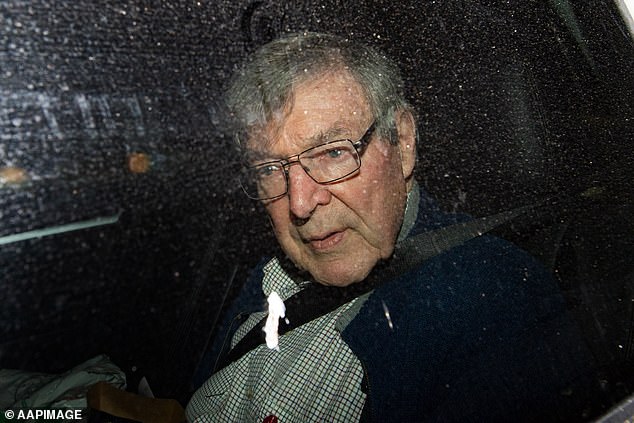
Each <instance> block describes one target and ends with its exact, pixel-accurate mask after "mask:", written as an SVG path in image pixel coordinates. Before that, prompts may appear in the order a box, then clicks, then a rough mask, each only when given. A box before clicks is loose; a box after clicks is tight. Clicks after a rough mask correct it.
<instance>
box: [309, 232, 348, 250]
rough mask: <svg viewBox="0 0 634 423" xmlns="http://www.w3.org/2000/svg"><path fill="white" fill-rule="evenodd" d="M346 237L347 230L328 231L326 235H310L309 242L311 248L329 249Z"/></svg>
mask: <svg viewBox="0 0 634 423" xmlns="http://www.w3.org/2000/svg"><path fill="white" fill-rule="evenodd" d="M344 237H345V230H344V231H335V232H328V233H327V234H324V235H318V236H314V237H310V238H309V239H308V244H310V246H311V248H312V249H313V250H315V251H327V250H329V249H331V248H334V247H336V246H337V245H338V244H339V243H341V241H342V240H343V239H344Z"/></svg>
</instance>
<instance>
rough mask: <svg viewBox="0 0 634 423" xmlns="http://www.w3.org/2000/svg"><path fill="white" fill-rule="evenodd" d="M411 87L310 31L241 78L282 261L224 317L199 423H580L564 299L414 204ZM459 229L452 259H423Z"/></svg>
mask: <svg viewBox="0 0 634 423" xmlns="http://www.w3.org/2000/svg"><path fill="white" fill-rule="evenodd" d="M402 85H403V84H402V81H401V78H400V76H399V72H398V69H397V68H396V67H395V65H394V64H392V63H391V62H390V61H389V60H388V59H386V57H385V56H383V55H381V54H380V53H378V52H377V51H375V50H374V49H371V48H368V47H365V46H362V45H359V44H357V43H353V42H350V41H348V40H345V39H341V38H338V37H335V36H331V35H325V34H314V33H306V34H299V35H292V36H288V37H285V38H281V39H278V40H276V41H273V42H271V43H269V44H267V45H265V46H263V47H262V48H261V49H260V50H258V51H257V52H256V53H255V54H254V55H253V57H252V58H251V60H250V61H249V62H248V63H247V64H246V66H245V68H244V70H243V71H242V72H241V73H240V74H239V75H237V77H236V78H235V80H234V82H233V85H232V88H231V89H230V92H229V97H228V99H229V101H228V102H229V107H230V109H231V110H232V113H233V117H234V118H235V120H236V122H237V123H238V125H239V129H238V130H237V139H238V142H239V144H240V147H241V150H242V152H243V154H244V159H245V163H246V164H245V169H244V173H243V175H242V185H243V188H244V190H245V192H246V193H247V195H249V196H250V197H251V198H253V199H254V200H259V201H261V202H262V204H263V206H264V208H265V209H266V211H267V213H268V216H269V217H270V221H271V225H272V227H273V231H274V233H275V236H276V238H277V240H278V241H279V244H280V246H281V247H282V250H283V251H284V253H285V257H277V258H273V259H270V260H269V261H268V262H266V263H265V264H263V265H262V266H260V267H259V268H258V269H256V270H255V271H254V272H253V277H252V278H251V280H250V281H248V282H247V284H246V285H245V287H244V289H243V292H242V294H241V295H240V296H239V297H238V299H237V300H236V303H235V304H234V305H233V307H232V309H231V310H230V311H229V313H228V316H227V319H225V322H226V323H225V325H224V328H225V330H224V332H225V333H226V334H227V335H226V336H224V338H226V339H227V341H226V342H225V346H224V352H223V354H222V357H221V358H220V360H219V361H218V364H217V365H216V372H215V373H214V374H213V375H212V376H211V377H210V378H209V379H208V380H207V382H206V383H204V385H203V386H202V387H201V388H200V389H199V390H198V391H197V392H196V393H195V394H194V396H193V397H192V400H191V402H190V404H189V406H188V409H187V414H188V418H189V419H190V420H191V421H196V422H207V421H209V422H220V421H227V422H237V421H248V422H263V421H264V422H274V421H279V422H316V421H320V422H321V421H328V422H332V421H337V422H354V421H360V420H364V421H395V422H396V421H399V422H400V421H453V420H461V421H463V420H467V421H476V420H478V421H507V420H509V419H513V420H534V419H538V418H548V419H552V418H553V417H561V416H563V417H568V416H571V415H576V416H581V414H582V410H581V409H576V408H574V407H575V406H576V404H575V400H576V399H578V398H580V396H581V394H582V393H584V392H583V391H581V392H580V391H579V386H583V385H584V383H586V382H588V381H589V380H590V379H589V378H588V379H587V378H586V374H587V372H586V370H587V369H589V367H590V364H589V363H590V360H589V358H588V357H587V355H586V352H585V349H584V347H583V345H581V344H580V343H577V342H576V339H577V338H576V335H575V328H574V325H572V324H571V322H570V321H569V320H568V318H567V317H566V314H565V308H564V303H563V300H562V298H561V297H560V295H559V293H558V290H557V287H556V284H555V283H554V281H553V280H552V279H551V278H550V276H549V274H548V273H547V272H546V271H545V269H543V268H542V267H541V266H540V265H539V264H538V263H537V262H536V261H535V260H534V259H533V258H532V257H531V256H529V255H528V254H526V253H525V252H523V251H522V250H520V249H518V248H517V247H515V246H513V245H511V244H510V243H508V242H505V241H503V240H501V239H498V238H495V237H492V236H489V235H482V236H478V234H481V233H482V232H485V231H486V230H487V229H486V228H485V229H481V228H479V227H478V226H477V225H478V223H476V224H475V226H471V229H472V231H471V232H474V234H467V233H468V232H469V231H468V230H466V229H465V228H467V227H468V226H469V224H470V223H469V222H467V223H460V222H465V221H468V219H467V218H465V217H464V216H462V217H460V216H455V215H450V214H445V213H442V212H441V211H440V210H439V209H438V207H437V206H435V204H434V202H433V201H432V200H431V199H430V198H429V197H428V195H427V194H426V193H425V192H424V191H423V190H421V189H419V187H418V186H417V184H416V181H415V179H414V177H413V171H414V167H415V163H416V149H415V144H416V139H417V135H416V123H415V119H414V115H413V113H412V110H411V108H410V106H409V105H408V104H407V102H406V101H405V99H404V97H403V93H402ZM461 224H462V225H463V226H460V225H461ZM447 227H449V228H456V227H457V228H458V229H457V230H454V231H453V232H451V231H448V232H447V237H448V238H450V239H448V240H444V241H443V242H444V243H445V246H444V247H441V248H436V249H435V250H434V252H433V253H431V254H429V253H425V254H426V255H425V257H417V255H419V253H420V254H422V251H423V250H424V249H425V248H422V247H423V246H425V245H427V244H429V243H430V242H431V241H430V240H431V238H430V237H429V234H436V241H434V242H433V244H434V245H437V244H438V242H437V239H438V236H437V234H438V232H437V231H438V230H441V231H442V229H439V228H445V229H446V228H447ZM462 232H464V233H462ZM456 234H457V235H456ZM441 238H442V236H441ZM443 242H441V243H443ZM395 248H396V249H397V250H396V253H395ZM278 296H279V297H280V298H279V299H281V300H283V301H284V302H285V303H286V306H287V309H286V314H285V316H284V309H283V307H282V304H279V302H280V301H279V299H278V300H277V303H278V304H277V305H278V306H279V307H280V308H281V309H279V310H276V309H275V307H274V305H275V304H276V300H275V299H277V298H278ZM266 297H268V298H269V309H268V313H267V311H263V310H262V308H263V306H262V305H263V304H264V303H265V301H264V299H265V298H266ZM249 309H251V311H253V312H252V313H250V314H249V315H248V317H247V318H243V316H244V314H240V315H238V318H237V319H233V318H234V316H235V315H236V314H237V313H238V312H244V311H245V310H247V311H248V310H249ZM267 314H268V318H267ZM231 319H233V321H232V320H231ZM265 321H266V323H265ZM278 324H279V329H278V327H277V325H278ZM263 326H264V329H265V330H266V339H265V333H264V332H263ZM236 328H237V329H236ZM278 330H279V331H280V332H281V333H282V334H281V336H280V337H279V343H278V340H277V338H276V336H277V331H278ZM265 341H266V343H265ZM571 413H572V414H571Z"/></svg>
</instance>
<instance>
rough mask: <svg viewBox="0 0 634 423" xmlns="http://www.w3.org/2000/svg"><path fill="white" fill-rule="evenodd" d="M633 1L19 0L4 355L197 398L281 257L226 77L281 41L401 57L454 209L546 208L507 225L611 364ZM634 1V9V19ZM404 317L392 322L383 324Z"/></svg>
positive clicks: (13, 42)
mask: <svg viewBox="0 0 634 423" xmlns="http://www.w3.org/2000/svg"><path fill="white" fill-rule="evenodd" d="M631 10H632V9H631V3H629V2H627V1H617V2H610V1H605V2H595V3H592V4H586V3H584V4H579V3H577V2H570V1H567V0H557V1H555V0H553V1H548V2H537V1H507V2H494V1H480V2H459V1H449V2H435V1H431V2H425V3H420V2H416V1H410V0H402V1H395V2H394V1H393V2H384V1H378V2H363V1H349V2H342V1H338V0H303V1H301V2H294V3H292V4H290V3H287V2H284V1H276V0H265V1H246V0H245V1H224V0H222V1H217V2H204V1H184V0H183V1H172V2H157V3H150V2H144V1H136V0H134V1H132V0H131V1H127V2H114V1H109V0H104V1H100V2H97V3H94V2H90V1H84V0H79V1H76V2H72V3H71V2H61V1H44V0H34V1H18V0H9V1H5V2H3V3H2V4H1V5H0V11H1V14H0V20H1V23H2V25H0V35H1V37H0V38H1V39H2V47H1V48H0V127H1V129H0V298H2V299H3V301H2V303H3V307H2V310H0V328H1V333H2V339H1V341H0V368H5V369H6V368H10V369H21V370H24V371H38V372H45V373H60V372H63V371H66V370H68V369H69V368H71V367H73V366H74V365H76V364H78V363H80V362H82V361H84V360H86V359H88V358H90V357H93V356H95V355H97V354H102V353H103V354H107V355H108V356H109V357H110V358H111V359H112V361H113V362H114V363H116V364H117V365H119V366H120V367H121V368H122V369H124V370H125V371H126V373H127V374H128V376H129V378H130V380H135V378H140V377H141V376H146V377H147V379H148V381H149V383H150V386H151V387H152V389H153V390H154V392H155V394H156V395H157V396H161V397H169V398H178V399H184V398H187V397H188V395H191V387H192V380H194V379H195V376H196V374H197V372H199V371H200V369H201V368H204V367H205V364H204V360H205V359H206V358H205V357H208V356H207V354H206V353H207V352H208V351H209V350H210V348H211V346H212V345H213V339H214V337H215V336H216V335H217V333H218V330H219V329H218V326H219V324H220V323H219V322H222V316H223V312H224V311H226V310H227V309H228V307H229V306H230V304H231V303H232V300H233V299H234V298H236V296H237V295H238V293H239V291H240V290H241V288H242V286H243V284H244V281H245V280H246V279H247V278H248V277H249V275H250V272H251V271H252V269H253V268H254V267H255V266H256V265H257V264H258V263H259V262H260V261H261V259H262V258H263V257H270V256H272V255H275V254H280V250H279V247H278V246H277V243H276V240H275V237H274V236H273V234H272V232H271V230H270V222H269V220H268V219H267V218H266V216H265V213H264V210H263V208H262V206H261V205H260V204H258V203H257V202H254V201H252V200H250V199H249V198H247V197H246V196H245V195H244V193H243V192H242V189H241V187H240V183H239V179H238V176H239V172H240V165H241V163H240V159H241V158H240V154H239V152H238V151H237V147H236V145H235V139H234V134H232V133H231V129H230V127H229V125H228V123H227V122H228V116H227V112H226V110H225V107H224V97H223V96H224V92H225V91H226V89H227V87H228V84H229V81H230V78H231V76H232V75H233V74H234V73H235V72H236V70H237V69H239V66H240V64H241V63H242V62H243V61H244V60H245V58H246V57H247V56H248V55H249V54H250V53H252V52H253V51H255V49H257V48H258V47H259V46H261V45H262V44H264V43H266V42H268V41H270V40H272V39H274V38H276V37H277V36H280V35H282V34H286V33H291V32H299V31H305V30H311V31H322V32H331V33H335V34H338V35H342V36H345V37H349V38H350V39H353V40H358V41H360V42H364V43H367V44H370V45H372V46H374V47H376V48H379V49H381V50H382V51H384V52H385V54H387V55H388V56H389V57H390V58H391V59H392V60H394V61H395V62H396V63H397V64H398V66H399V68H400V70H401V72H402V74H403V77H404V80H405V91H406V96H407V97H408V100H409V101H410V103H411V105H412V106H413V110H414V111H415V114H416V118H417V122H418V124H417V129H418V146H417V154H418V163H417V167H416V175H415V177H416V180H417V181H418V184H419V185H420V186H421V187H423V188H424V189H425V190H426V191H427V192H428V193H429V194H430V195H431V196H432V197H433V198H434V199H435V200H436V202H437V205H438V207H439V208H440V209H442V210H444V211H447V212H452V213H459V214H461V215H469V216H473V217H483V216H489V215H494V214H496V213H500V212H504V211H508V210H514V209H517V208H519V207H525V206H528V207H529V210H528V211H527V212H526V213H524V214H523V215H522V216H520V217H519V218H517V219H514V220H513V221H512V222H507V223H505V224H503V225H500V226H499V227H497V228H496V229H495V230H494V233H495V235H497V236H499V237H501V238H503V239H506V240H508V241H510V242H513V243H515V244H516V245H518V246H520V247H522V248H523V249H525V250H527V251H528V252H529V253H531V254H532V255H534V256H535V257H536V258H537V259H538V260H540V262H541V263H542V264H543V265H544V266H545V268H547V269H548V270H549V271H550V272H552V274H553V275H554V276H555V277H556V280H557V282H558V285H559V287H560V289H561V292H562V293H563V297H564V298H565V301H566V306H567V308H568V310H569V311H570V313H571V315H572V316H573V317H574V320H575V322H576V324H577V325H578V327H579V330H580V332H581V333H582V336H583V339H584V340H585V341H586V342H587V345H588V348H589V349H590V351H591V353H592V354H593V356H594V357H595V358H596V359H597V362H598V363H599V367H600V371H601V373H600V374H601V380H600V383H601V384H603V387H604V391H605V393H606V398H608V399H607V400H606V401H604V402H603V403H602V408H601V409H600V410H596V411H595V416H596V413H600V412H604V411H606V410H607V409H609V408H610V407H611V406H612V405H613V404H615V403H617V402H618V401H620V400H622V399H623V398H625V397H627V396H629V395H630V393H631V390H632V383H633V379H632V370H633V369H632V359H633V354H634V350H633V349H634V340H633V338H632V331H633V330H634V326H633V324H634V323H633V320H632V316H633V315H634V314H633V313H634V308H633V307H634V292H633V290H634V260H633V259H632V257H634V227H633V224H632V219H631V217H632V216H633V215H634V203H633V196H632V192H634V186H633V182H632V174H631V169H632V165H633V164H634V163H633V159H634V154H633V153H632V145H631V142H632V135H633V131H632V128H633V126H632V125H633V119H634V116H633V112H632V110H634V108H633V107H632V106H633V105H632V98H634V96H633V94H634V93H633V91H634V74H633V73H632V68H633V65H634V63H633V58H634V55H633V54H632V53H633V50H634V48H633V47H634V38H633V35H632V34H633V32H632V31H633V30H632V15H631V13H632V12H631ZM628 13H629V14H628ZM378 319H385V316H383V315H381V316H377V320H378Z"/></svg>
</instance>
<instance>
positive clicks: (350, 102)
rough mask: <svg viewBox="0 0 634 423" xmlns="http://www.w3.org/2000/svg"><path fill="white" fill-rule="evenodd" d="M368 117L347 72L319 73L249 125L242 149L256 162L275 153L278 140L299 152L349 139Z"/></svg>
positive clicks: (363, 99)
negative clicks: (280, 104)
mask: <svg viewBox="0 0 634 423" xmlns="http://www.w3.org/2000/svg"><path fill="white" fill-rule="evenodd" d="M370 115H371V110H370V104H369V101H368V96H367V95H366V92H365V90H364V89H363V87H362V86H361V85H360V84H359V83H358V82H357V80H356V79H355V78H354V77H353V76H352V75H351V74H350V73H349V72H347V71H345V70H343V71H337V72H333V71H330V72H325V73H321V74H319V75H318V76H316V77H313V78H307V79H305V80H304V81H302V82H300V83H297V84H296V85H295V86H294V87H293V89H292V91H291V92H290V94H289V96H288V98H287V101H286V103H285V104H284V106H283V108H280V109H279V110H276V111H272V112H271V113H269V116H268V119H267V121H266V122H263V123H257V124H253V125H251V126H250V127H249V128H248V130H247V133H246V134H245V135H246V136H245V141H246V142H245V143H244V145H243V147H244V150H245V153H247V155H248V157H249V158H255V159H258V158H259V157H258V156H262V155H270V154H271V152H273V151H274V150H276V147H278V143H280V140H284V141H285V142H286V143H291V144H292V145H293V146H295V147H296V150H302V149H306V148H310V147H313V146H315V145H318V144H322V143H325V142H328V141H333V140H335V139H347V138H351V137H353V136H354V135H355V134H356V130H357V129H358V128H357V127H358V126H362V125H364V124H365V123H366V122H365V121H366V120H368V119H370V118H371V116H370ZM295 152H299V151H293V152H292V153H289V154H293V153H295Z"/></svg>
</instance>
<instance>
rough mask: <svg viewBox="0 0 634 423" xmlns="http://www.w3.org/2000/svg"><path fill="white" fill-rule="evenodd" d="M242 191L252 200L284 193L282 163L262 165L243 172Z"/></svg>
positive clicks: (284, 180) (284, 183)
mask: <svg viewBox="0 0 634 423" xmlns="http://www.w3.org/2000/svg"><path fill="white" fill-rule="evenodd" d="M241 184H242V189H244V191H245V192H246V194H247V195H248V196H249V197H250V198H253V199H259V200H265V199H268V198H274V197H279V196H280V195H283V194H285V193H286V176H285V175H284V168H283V167H282V163H279V162H272V163H264V164H261V165H258V166H254V167H250V168H248V169H246V170H245V172H244V173H243V175H242V178H241Z"/></svg>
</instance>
